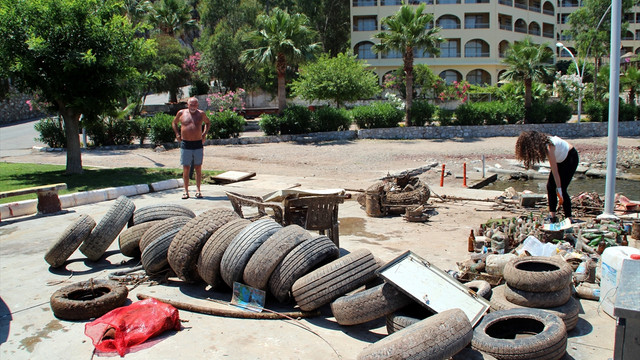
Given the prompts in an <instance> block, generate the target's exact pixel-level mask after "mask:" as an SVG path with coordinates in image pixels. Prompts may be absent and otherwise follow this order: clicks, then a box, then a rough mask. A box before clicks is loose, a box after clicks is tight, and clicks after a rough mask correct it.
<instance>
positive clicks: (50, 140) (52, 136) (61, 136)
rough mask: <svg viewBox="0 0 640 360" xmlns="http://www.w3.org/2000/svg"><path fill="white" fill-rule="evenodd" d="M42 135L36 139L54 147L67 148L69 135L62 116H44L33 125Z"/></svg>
mask: <svg viewBox="0 0 640 360" xmlns="http://www.w3.org/2000/svg"><path fill="white" fill-rule="evenodd" d="M33 127H34V128H35V129H36V131H37V132H39V133H40V136H39V137H38V138H37V139H36V140H38V141H40V142H42V143H45V144H47V145H48V146H49V147H52V148H66V147H67V135H66V134H65V132H64V121H63V120H62V118H44V119H42V120H40V121H38V122H37V123H36V124H35V125H34V126H33Z"/></svg>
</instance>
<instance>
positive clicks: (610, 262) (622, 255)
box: [600, 246, 640, 317]
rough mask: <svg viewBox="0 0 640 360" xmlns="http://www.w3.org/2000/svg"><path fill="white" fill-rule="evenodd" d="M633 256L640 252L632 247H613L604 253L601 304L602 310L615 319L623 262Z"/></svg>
mask: <svg viewBox="0 0 640 360" xmlns="http://www.w3.org/2000/svg"><path fill="white" fill-rule="evenodd" d="M632 254H640V250H639V249H636V248H633V247H630V246H612V247H608V248H606V249H605V250H604V252H602V257H601V260H602V265H601V269H600V303H601V306H602V309H603V310H604V311H605V312H606V313H607V314H609V315H610V316H611V317H613V304H615V302H616V292H617V288H618V281H619V280H620V270H621V269H622V261H623V260H624V259H630V258H631V255H632ZM637 261H640V260H637Z"/></svg>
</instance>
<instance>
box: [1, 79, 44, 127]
mask: <svg viewBox="0 0 640 360" xmlns="http://www.w3.org/2000/svg"><path fill="white" fill-rule="evenodd" d="M32 99H33V96H31V95H26V94H21V93H19V92H18V91H17V90H15V89H14V88H10V89H9V93H8V94H7V98H6V99H4V100H2V101H0V124H9V123H12V122H16V121H20V120H27V119H34V118H38V117H42V116H44V115H45V114H43V113H41V112H39V111H32V110H29V105H28V104H27V100H32Z"/></svg>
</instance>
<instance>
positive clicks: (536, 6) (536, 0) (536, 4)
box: [529, 0, 540, 12]
mask: <svg viewBox="0 0 640 360" xmlns="http://www.w3.org/2000/svg"><path fill="white" fill-rule="evenodd" d="M529 11H535V12H540V0H529Z"/></svg>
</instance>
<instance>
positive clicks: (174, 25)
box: [149, 0, 196, 37]
mask: <svg viewBox="0 0 640 360" xmlns="http://www.w3.org/2000/svg"><path fill="white" fill-rule="evenodd" d="M149 21H150V22H151V24H153V25H155V26H156V27H157V28H158V29H160V31H161V32H162V33H164V34H167V35H169V36H172V37H174V36H176V35H181V34H182V33H183V32H184V31H186V30H190V29H193V28H195V27H196V22H195V20H193V19H192V18H191V10H190V8H189V5H188V4H187V3H186V1H185V0H161V1H158V2H156V3H155V4H154V6H153V13H152V14H151V16H150V18H149Z"/></svg>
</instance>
